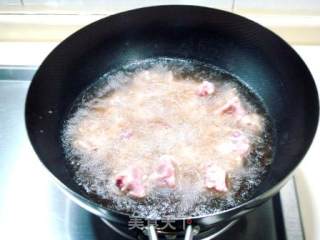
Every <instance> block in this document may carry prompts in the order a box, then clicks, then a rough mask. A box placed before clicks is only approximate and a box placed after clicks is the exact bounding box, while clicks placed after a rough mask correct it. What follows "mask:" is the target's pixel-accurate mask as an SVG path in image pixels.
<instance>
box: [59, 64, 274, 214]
mask: <svg viewBox="0 0 320 240" xmlns="http://www.w3.org/2000/svg"><path fill="white" fill-rule="evenodd" d="M202 81H211V82H213V83H214V84H215V86H216V93H215V95H214V96H212V97H211V98H209V99H207V100H192V99H196V98H192V97H190V96H191V95H193V94H194V88H196V86H197V85H199V83H201V82H202ZM190 89H193V90H192V92H190V91H191V90H190ZM234 90H236V92H237V94H238V95H239V96H240V98H241V101H242V103H243V104H244V106H245V107H246V109H247V110H248V111H249V112H252V113H257V114H259V115H261V116H262V117H263V121H264V130H263V131H262V133H260V134H258V135H250V141H251V152H250V154H249V155H248V157H246V159H245V162H246V164H245V165H244V166H242V167H237V168H234V169H231V170H230V171H229V179H230V183H231V187H230V191H228V192H227V193H225V194H217V193H214V192H210V191H207V190H206V189H205V188H204V187H203V176H204V173H203V168H202V167H198V166H203V164H205V163H207V162H212V161H215V158H217V156H215V152H214V151H213V150H212V146H214V145H215V144H217V142H220V141H221V139H224V138H226V135H225V134H226V131H224V130H223V129H218V130H217V129H216V130H215V132H214V137H212V138H209V139H206V138H205V137H203V136H205V132H206V130H207V128H208V127H210V126H211V125H212V124H218V125H219V122H216V123H214V122H213V121H212V119H210V117H209V115H207V113H206V112H205V108H204V106H206V107H208V106H210V105H212V106H214V104H216V103H217V102H219V101H223V100H226V99H223V96H224V95H223V94H224V92H228V91H229V92H230V91H234ZM179 91H181V94H180V93H179ZM209 108H210V107H209ZM206 115H207V116H206ZM154 120H156V121H155V122H154V123H152V124H153V125H152V126H151V125H150V124H151V122H153V121H154ZM217 121H219V120H217ZM231 121H232V120H231ZM166 126H170V127H166ZM219 126H221V125H219ZM232 127H234V123H232V122H225V123H224V125H223V128H225V129H228V128H232ZM212 128H213V129H214V127H212ZM128 129H129V130H128ZM130 129H134V131H135V133H137V137H136V138H132V139H131V138H128V139H127V138H126V137H127V136H129V135H131V132H130ZM151 130H152V131H151ZM119 136H123V137H119ZM79 139H80V140H83V141H82V142H80V145H81V144H82V148H77V147H75V142H77V141H78V144H79ZM62 140H63V144H64V149H65V153H66V157H67V159H68V163H69V165H70V169H71V173H72V174H73V176H74V179H75V181H76V182H77V183H78V184H79V186H81V188H83V189H84V190H85V192H86V194H88V195H89V196H90V197H91V198H92V199H93V200H95V201H96V202H99V203H100V204H102V205H104V206H106V207H108V208H112V209H115V210H118V211H121V212H125V213H131V214H132V213H134V214H135V215H138V216H141V217H148V218H160V217H165V216H174V217H184V216H200V215H205V214H211V213H215V212H218V211H222V210H226V209H228V208H232V207H234V206H236V205H238V204H240V203H242V202H244V201H246V200H248V198H250V196H251V195H252V194H253V192H254V190H255V189H256V187H257V186H258V185H259V184H260V183H261V182H262V180H263V178H264V176H265V175H266V173H267V170H268V166H269V165H270V163H271V144H272V136H271V123H270V121H269V118H268V116H267V114H266V111H265V109H264V107H263V104H262V103H261V101H260V100H259V99H258V98H257V97H256V96H255V95H254V94H253V93H252V92H250V91H249V90H248V89H247V88H246V87H245V86H244V85H243V84H241V83H240V81H239V79H238V78H237V77H236V76H234V75H232V74H230V73H228V72H226V71H223V70H221V69H218V68H216V67H214V66H211V65H207V64H204V63H201V62H198V61H186V60H181V59H169V58H157V59H149V60H145V61H139V62H135V63H131V64H129V65H126V66H123V67H121V68H119V69H116V70H114V71H111V72H108V73H107V74H105V75H103V76H102V77H101V78H100V79H99V80H98V81H97V82H96V83H95V84H94V85H92V86H90V87H89V88H88V89H87V90H86V91H85V92H84V93H83V94H82V95H81V96H79V98H78V99H77V100H76V101H75V103H74V106H73V108H72V109H71V111H70V116H69V118H68V119H67V120H66V122H65V127H64V130H63V133H62ZM195 143H197V144H198V145H197V146H198V147H195V146H193V145H195ZM199 146H200V147H199ZM168 154H169V155H173V156H175V157H176V158H179V159H178V160H179V161H180V164H179V172H180V173H184V176H187V177H180V178H179V176H178V178H177V179H178V183H177V186H176V188H175V189H173V190H172V189H161V188H153V189H152V190H151V191H149V192H148V195H147V196H146V197H145V198H143V199H133V198H130V197H128V196H126V195H124V194H121V193H119V190H118V189H117V188H116V187H115V184H114V179H113V177H114V174H115V173H116V172H119V171H121V170H123V169H125V168H126V167H128V166H136V167H138V168H140V169H142V170H143V172H144V173H145V174H147V175H148V174H151V172H150V171H152V169H153V165H154V164H155V162H156V161H157V159H158V157H159V156H161V155H168ZM219 164H221V165H225V167H226V166H229V165H228V164H226V163H224V162H223V161H221V162H220V163H219ZM231 166H232V164H231Z"/></svg>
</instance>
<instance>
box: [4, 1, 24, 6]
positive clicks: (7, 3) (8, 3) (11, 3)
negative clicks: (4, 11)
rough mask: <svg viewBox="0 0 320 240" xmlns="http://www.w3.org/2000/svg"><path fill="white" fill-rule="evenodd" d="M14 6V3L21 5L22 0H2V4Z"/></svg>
mask: <svg viewBox="0 0 320 240" xmlns="http://www.w3.org/2000/svg"><path fill="white" fill-rule="evenodd" d="M5 5H8V6H12V5H21V1H20V0H0V6H5Z"/></svg>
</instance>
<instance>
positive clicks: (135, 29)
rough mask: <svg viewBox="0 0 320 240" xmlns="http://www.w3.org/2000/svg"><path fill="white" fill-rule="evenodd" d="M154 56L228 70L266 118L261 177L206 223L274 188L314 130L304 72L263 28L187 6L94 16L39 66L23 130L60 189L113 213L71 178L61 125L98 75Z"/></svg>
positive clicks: (311, 94)
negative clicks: (245, 195)
mask: <svg viewBox="0 0 320 240" xmlns="http://www.w3.org/2000/svg"><path fill="white" fill-rule="evenodd" d="M156 57H169V58H181V59H192V60H197V61H201V62H205V63H208V64H211V65H214V66H217V67H219V68H221V69H224V70H226V71H228V72H230V73H232V74H235V75H236V76H238V77H239V78H240V79H242V80H243V81H244V82H243V84H245V85H246V86H248V88H249V89H251V90H252V91H253V92H254V93H255V94H256V95H257V96H258V97H259V98H260V99H261V100H262V102H263V103H264V105H265V106H266V108H267V111H268V113H269V115H270V117H271V120H272V124H273V127H274V129H273V134H274V137H275V139H274V141H273V142H274V146H273V152H274V153H273V154H274V156H273V163H272V165H271V167H270V170H269V174H268V176H267V177H266V179H265V180H264V181H263V182H262V183H261V184H260V185H259V187H258V188H257V190H256V192H255V194H254V196H253V197H252V200H251V201H249V202H247V203H244V204H242V205H241V206H238V207H235V208H233V209H230V210H228V211H227V212H222V213H218V214H215V215H216V216H212V218H214V219H215V220H214V221H221V220H224V219H225V218H230V217H232V216H234V215H235V214H237V213H241V212H243V213H244V212H245V211H246V209H250V208H252V207H253V206H255V205H257V204H259V203H261V202H262V201H264V200H266V199H267V198H269V197H271V196H272V195H273V194H275V193H276V192H277V191H278V190H279V189H280V187H281V186H282V185H283V184H284V182H285V181H284V180H285V179H286V178H287V177H288V176H289V174H290V173H291V172H292V171H293V170H294V168H295V167H296V166H297V165H298V163H299V162H300V161H301V159H302V158H303V156H304V154H305V153H306V151H307V149H308V147H309V145H310V144H311V142H312V139H313V136H314V134H315V131H316V127H317V123H318V111H319V104H318V95H317V92H316V88H315V85H314V81H313V79H312V76H311V74H310V72H309V71H308V69H307V67H306V66H305V64H304V63H303V61H302V60H301V59H300V58H299V56H298V55H297V54H296V53H295V52H294V51H293V50H292V48H290V47H289V46H288V45H287V44H286V43H285V42H284V41H283V40H281V39H280V38H279V37H277V36H276V35H275V34H273V33H272V32H270V31H268V30H267V29H265V28H263V27H261V26H260V25H258V24H256V23H254V22H252V21H249V20H247V19H245V18H242V17H240V16H237V15H234V14H231V13H227V12H224V11H220V10H214V9H208V8H202V7H192V6H162V7H151V8H144V9H138V10H133V11H129V12H125V13H121V14H117V15H114V16H110V17H108V18H105V19H102V20H100V21H98V22H95V23H93V24H91V25H89V26H87V27H85V28H84V29H82V30H80V31H78V32H76V33H75V34H73V35H71V36H70V37H69V38H68V39H66V40H65V41H63V42H62V43H61V44H60V45H59V46H58V47H57V48H56V49H55V50H54V51H53V52H52V53H51V54H50V55H49V56H48V57H47V58H46V60H45V61H44V62H43V64H42V65H41V66H40V68H39V70H38V72H37V73H36V75H35V77H34V79H33V81H32V84H31V87H30V89H29V93H28V97H27V103H26V124H27V130H28V134H29V137H30V139H31V142H32V144H33V147H34V149H35V150H36V152H37V154H38V156H39V158H40V159H41V161H42V162H43V163H44V165H45V166H46V167H47V168H48V170H49V171H50V172H51V173H52V174H53V175H54V176H55V178H56V179H58V180H59V182H60V185H61V186H62V188H63V189H64V190H66V191H67V192H68V193H69V194H71V195H72V196H73V197H74V198H76V199H77V200H78V202H82V204H83V205H84V206H85V207H86V208H87V209H89V210H90V211H92V212H94V213H95V214H98V215H100V216H105V217H107V218H112V217H114V216H116V217H119V216H120V215H121V213H117V212H112V211H109V210H108V209H105V208H103V207H101V206H99V205H97V204H96V203H94V202H92V201H90V200H89V199H88V198H87V196H86V195H85V194H84V193H83V192H82V191H81V190H80V188H79V187H78V186H77V184H76V183H74V181H73V179H72V177H71V175H70V173H69V171H68V169H67V167H66V164H65V161H66V160H65V156H64V151H63V147H62V143H61V129H62V128H63V123H64V119H65V117H66V115H67V113H68V111H69V110H70V107H71V106H72V104H73V102H74V100H75V99H76V97H77V96H78V95H79V94H80V93H81V92H82V91H84V90H85V89H86V88H87V87H88V86H89V85H90V84H92V83H93V82H94V81H96V80H97V79H98V78H99V77H100V76H102V75H103V74H104V73H106V72H108V71H110V70H112V69H114V68H116V67H117V66H120V65H125V64H128V63H130V62H133V61H136V60H143V59H147V58H156ZM122 217H124V216H122ZM199 217H201V216H199ZM207 217H208V218H207V219H209V221H210V217H209V216H207ZM211 220H212V219H211Z"/></svg>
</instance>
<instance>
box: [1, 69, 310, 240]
mask: <svg viewBox="0 0 320 240" xmlns="http://www.w3.org/2000/svg"><path fill="white" fill-rule="evenodd" d="M35 71H36V67H29V66H27V67H5V66H3V67H0V123H1V124H0V152H1V160H0V180H1V181H0V189H1V191H0V230H1V231H0V238H1V239H46V240H47V239H52V240H60V239H61V240H62V239H69V240H73V239H74V240H82V239H83V240H94V239H110V240H112V239H147V236H146V234H147V233H146V232H144V231H141V230H139V229H132V230H129V228H130V226H122V227H120V226H116V225H114V224H113V223H110V222H108V221H106V220H101V219H100V218H98V217H96V216H94V215H92V214H91V213H89V212H87V211H86V210H84V209H82V208H81V207H79V206H78V205H76V204H75V203H73V202H72V201H71V200H69V198H67V197H66V196H65V195H64V194H63V193H62V192H61V191H60V190H59V189H58V188H57V187H56V185H55V184H54V183H53V182H52V181H51V179H52V178H51V176H50V174H49V173H48V172H47V171H46V170H45V168H44V167H43V166H42V165H41V163H40V161H39V160H38V159H37V156H36V155H35V153H34V152H33V150H32V147H31V145H30V143H29V140H28V138H27V134H26V130H25V125H24V102H25V98H26V93H27V90H28V87H29V85H30V82H31V79H32V76H33V75H34V73H35ZM194 237H195V239H200V238H201V239H212V238H214V239H219V240H220V239H221V240H222V239H224V240H229V239H230V240H231V239H242V240H251V239H259V240H264V239H265V240H276V239H279V240H280V239H286V240H302V239H304V232H303V226H302V222H301V218H300V209H299V202H298V198H297V192H296V187H295V180H294V178H292V179H291V180H290V181H289V183H288V184H287V185H286V186H285V187H284V188H283V189H282V190H281V192H280V193H279V194H278V195H276V196H275V197H273V198H272V199H270V200H269V201H268V202H266V203H265V204H263V205H261V206H260V207H258V208H257V209H256V210H255V211H253V212H251V213H249V214H247V215H246V216H244V217H243V218H241V219H239V220H238V221H235V222H232V223H231V224H229V225H227V226H225V227H222V228H221V229H219V230H212V231H208V232H207V233H206V235H203V234H202V235H201V234H198V235H195V236H194ZM163 238H164V239H176V238H179V236H178V237H177V236H175V235H170V236H166V237H163Z"/></svg>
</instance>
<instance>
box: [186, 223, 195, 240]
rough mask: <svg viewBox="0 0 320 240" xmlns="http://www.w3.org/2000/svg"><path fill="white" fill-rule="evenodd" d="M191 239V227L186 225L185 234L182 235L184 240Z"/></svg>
mask: <svg viewBox="0 0 320 240" xmlns="http://www.w3.org/2000/svg"><path fill="white" fill-rule="evenodd" d="M192 239H193V232H192V225H188V227H187V229H186V234H185V235H184V240H192Z"/></svg>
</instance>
